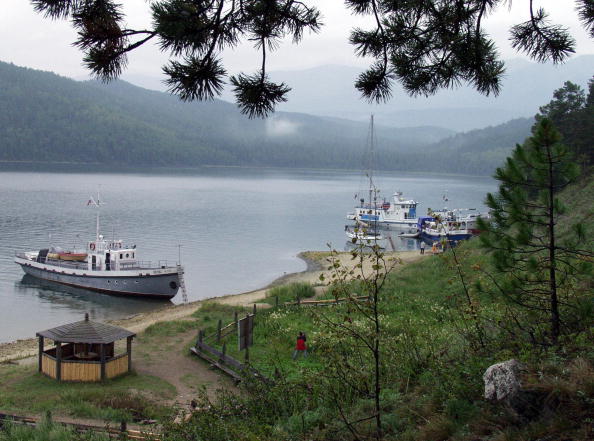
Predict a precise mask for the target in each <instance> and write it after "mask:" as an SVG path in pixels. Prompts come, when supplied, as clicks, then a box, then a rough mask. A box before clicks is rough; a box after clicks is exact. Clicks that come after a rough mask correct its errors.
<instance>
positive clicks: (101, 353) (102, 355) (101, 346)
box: [99, 343, 105, 381]
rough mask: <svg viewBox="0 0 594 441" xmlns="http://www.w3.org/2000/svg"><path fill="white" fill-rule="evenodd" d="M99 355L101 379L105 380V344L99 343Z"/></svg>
mask: <svg viewBox="0 0 594 441" xmlns="http://www.w3.org/2000/svg"><path fill="white" fill-rule="evenodd" d="M99 357H100V358H101V380H102V381H103V380H105V345H104V344H103V343H100V344H99Z"/></svg>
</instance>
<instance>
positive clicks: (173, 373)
mask: <svg viewBox="0 0 594 441" xmlns="http://www.w3.org/2000/svg"><path fill="white" fill-rule="evenodd" d="M195 338H196V331H195V330H192V331H188V332H186V333H183V334H178V335H176V336H174V337H161V338H158V339H154V338H152V339H150V342H149V341H147V340H148V339H146V338H143V336H142V334H141V335H140V336H139V337H138V338H137V341H136V344H135V346H136V348H135V349H136V360H137V361H136V362H135V366H134V368H135V370H136V372H138V373H139V374H148V375H154V376H156V377H159V378H162V379H163V380H165V381H167V382H168V383H170V384H172V385H173V386H174V387H175V388H176V389H177V396H176V397H175V399H173V400H171V401H170V402H168V403H166V404H169V405H177V406H179V407H180V408H183V409H185V408H188V406H189V404H190V401H192V399H193V398H195V397H196V396H197V392H198V391H199V390H200V389H201V388H202V387H205V388H206V391H207V393H208V396H209V397H211V398H214V396H215V394H216V391H217V390H218V389H230V388H233V387H234V385H233V382H232V381H231V380H230V379H229V378H227V377H226V376H223V375H221V374H220V372H218V371H215V370H213V369H210V367H209V366H208V365H207V364H206V363H204V362H202V361H201V360H199V359H198V358H197V357H193V356H191V355H189V351H187V350H186V348H187V347H189V345H190V343H191V342H193V341H194V339H195ZM157 347H158V348H159V349H160V352H159V353H157V352H156V351H155V348H157ZM164 355H165V356H164Z"/></svg>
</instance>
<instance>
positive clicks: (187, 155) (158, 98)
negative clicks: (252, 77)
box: [0, 63, 452, 168]
mask: <svg viewBox="0 0 594 441" xmlns="http://www.w3.org/2000/svg"><path fill="white" fill-rule="evenodd" d="M0 109H1V110H2V111H1V112H0V146H1V149H0V160H3V161H52V162H60V161H67V162H83V163H85V162H98V163H121V164H135V165H157V166H158V165H182V164H183V165H186V166H199V165H205V164H210V165H256V166H284V167H320V168H322V167H330V168H359V167H360V164H361V157H362V155H363V150H364V148H365V140H366V137H367V130H368V128H367V124H366V123H353V122H351V121H346V120H339V119H324V118H320V117H311V116H308V115H302V114H288V113H278V114H276V115H275V116H274V117H273V118H270V119H268V120H259V119H258V120H248V119H247V118H246V117H244V116H242V115H240V113H239V111H238V110H237V109H236V108H235V106H234V105H232V104H230V103H226V102H224V101H219V100H214V101H211V102H206V103H204V102H200V103H184V102H181V101H179V99H178V98H176V97H173V96H170V95H168V94H165V93H161V92H154V91H149V90H145V89H141V88H138V87H135V86H132V85H130V84H128V83H125V82H114V83H112V84H109V85H104V84H101V83H97V82H76V81H73V80H70V79H67V78H63V77H59V76H57V75H54V74H51V73H47V72H40V71H35V70H32V69H24V68H20V67H16V66H14V65H9V64H6V63H0ZM451 133H452V132H449V131H447V130H444V129H439V128H430V127H425V128H412V129H402V130H399V129H394V128H382V127H380V128H378V136H379V137H380V138H381V139H382V140H385V141H386V143H385V145H388V144H389V150H387V151H386V152H383V153H382V156H383V157H384V158H385V159H386V161H388V162H385V163H384V165H385V167H386V168H390V167H393V164H396V161H395V156H396V153H397V152H399V151H409V150H414V149H416V148H418V147H420V146H422V145H426V144H429V143H431V142H433V141H435V140H437V139H440V138H443V137H445V136H448V135H449V134H451ZM388 140H389V141H390V142H389V143H388V142H387V141H388ZM380 148H381V146H380ZM385 148H386V149H387V147H385ZM388 158H389V159H388Z"/></svg>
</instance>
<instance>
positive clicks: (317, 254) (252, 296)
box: [0, 250, 421, 363]
mask: <svg viewBox="0 0 594 441" xmlns="http://www.w3.org/2000/svg"><path fill="white" fill-rule="evenodd" d="M329 254H330V252H329V251H303V252H300V253H299V254H298V255H297V257H298V258H300V259H302V260H303V261H304V262H305V263H306V265H307V266H306V269H305V270H304V271H301V272H296V273H288V274H284V275H282V276H280V277H278V278H277V279H275V280H274V281H273V282H271V283H270V284H268V285H267V286H265V287H263V288H260V289H256V290H253V291H247V292H242V293H239V294H228V295H223V296H219V297H210V298H207V299H201V300H195V301H192V302H189V303H185V304H180V305H171V306H165V307H163V308H161V309H157V310H155V311H150V312H146V313H138V314H133V315H131V316H129V317H126V318H123V319H118V320H108V321H107V323H111V324H114V325H117V326H121V327H123V328H126V329H128V330H130V331H132V332H136V333H140V332H142V331H144V330H145V329H147V328H148V327H149V326H151V325H154V324H155V323H159V322H164V321H171V320H180V319H184V318H187V317H189V316H191V315H192V314H193V313H194V312H195V311H196V310H198V309H199V308H201V307H202V306H204V305H205V304H208V303H219V304H223V305H229V306H244V307H248V306H249V307H251V306H253V305H254V304H258V305H261V306H262V307H267V306H264V303H260V302H261V301H262V300H264V299H265V298H266V293H267V291H268V290H269V289H271V288H273V287H276V286H280V285H285V284H290V283H294V282H306V283H310V284H312V285H315V284H317V283H319V276H320V274H322V273H323V272H324V271H325V265H324V259H325V258H326V257H327V256H328V255H329ZM386 255H387V256H389V257H394V258H397V259H399V260H400V261H402V263H407V262H411V261H414V260H418V259H419V258H421V256H420V255H419V253H418V252H417V251H416V250H415V251H398V252H391V253H386ZM338 256H339V257H340V260H341V262H342V263H343V264H344V265H349V264H351V265H352V262H351V259H350V256H351V254H350V253H349V252H338ZM365 270H366V271H371V268H367V269H365ZM37 351H38V343H37V339H36V338H26V339H18V340H15V341H11V342H8V343H0V363H6V362H11V361H14V360H20V359H25V358H29V357H32V356H34V355H36V354H37Z"/></svg>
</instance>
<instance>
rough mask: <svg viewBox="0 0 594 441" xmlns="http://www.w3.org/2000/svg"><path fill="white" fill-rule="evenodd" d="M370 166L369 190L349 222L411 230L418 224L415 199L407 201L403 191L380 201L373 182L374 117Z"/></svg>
mask: <svg viewBox="0 0 594 441" xmlns="http://www.w3.org/2000/svg"><path fill="white" fill-rule="evenodd" d="M368 149H369V151H368V152H367V156H368V165H367V170H366V171H365V176H366V177H367V181H368V189H366V190H365V191H364V193H366V194H365V196H366V197H367V199H365V197H361V198H359V196H358V195H356V196H355V199H358V201H359V203H358V205H356V206H355V211H353V212H352V213H347V215H346V218H347V220H352V221H355V222H366V223H370V224H371V223H373V224H374V225H375V226H376V227H377V226H381V227H394V228H397V229H399V228H411V227H415V226H416V224H417V205H418V202H416V201H415V200H414V199H406V198H404V197H403V193H402V192H401V191H396V192H395V193H394V194H393V195H392V199H391V200H387V199H385V198H383V199H379V189H378V188H377V187H376V186H375V183H374V181H373V162H374V159H375V158H374V155H375V129H374V121H373V115H371V121H370V125H369V136H368Z"/></svg>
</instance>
